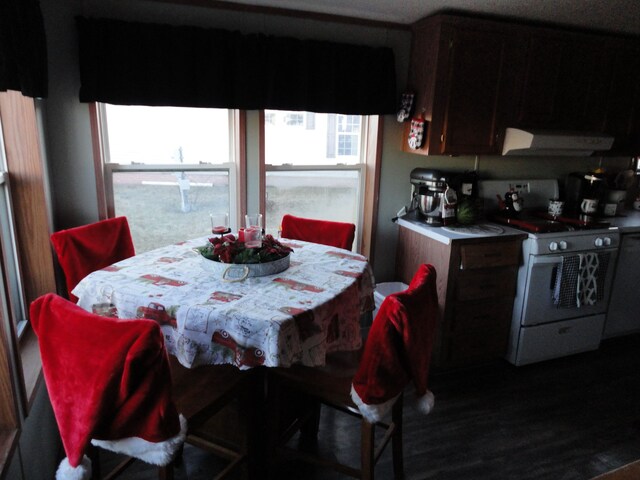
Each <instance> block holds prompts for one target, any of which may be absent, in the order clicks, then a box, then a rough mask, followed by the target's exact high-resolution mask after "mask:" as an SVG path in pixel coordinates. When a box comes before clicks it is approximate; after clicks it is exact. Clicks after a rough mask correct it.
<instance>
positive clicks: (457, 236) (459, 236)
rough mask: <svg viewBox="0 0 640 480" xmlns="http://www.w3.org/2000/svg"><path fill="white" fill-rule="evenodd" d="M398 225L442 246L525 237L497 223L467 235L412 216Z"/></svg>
mask: <svg viewBox="0 0 640 480" xmlns="http://www.w3.org/2000/svg"><path fill="white" fill-rule="evenodd" d="M639 213H640V212H639ZM397 223H398V225H400V226H401V227H405V228H408V229H409V230H413V231H414V232H416V233H419V234H421V235H424V236H426V237H429V238H431V239H433V240H437V241H438V242H441V243H444V244H447V245H448V244H450V243H451V242H452V241H454V240H456V241H464V240H467V241H470V240H474V239H478V238H487V237H504V236H508V235H520V236H522V235H526V233H523V232H522V231H520V230H516V229H515V228H511V227H508V226H506V225H498V224H497V223H491V222H479V223H478V224H476V225H473V226H472V227H473V228H472V230H473V232H474V233H473V234H468V233H460V231H455V230H457V229H456V228H451V229H449V228H448V227H432V226H430V225H427V224H426V223H425V221H424V220H422V219H419V218H415V216H412V215H410V214H409V215H406V216H404V217H400V218H398V221H397Z"/></svg>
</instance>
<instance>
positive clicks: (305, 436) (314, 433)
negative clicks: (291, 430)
mask: <svg viewBox="0 0 640 480" xmlns="http://www.w3.org/2000/svg"><path fill="white" fill-rule="evenodd" d="M305 403H308V406H307V408H308V409H309V411H310V412H311V413H310V414H309V419H308V420H307V421H306V422H304V423H303V424H302V426H301V427H300V441H301V443H302V445H304V446H306V447H314V446H315V445H316V444H317V443H318V431H319V430H320V413H321V409H322V404H321V403H320V402H319V401H318V400H315V399H313V398H310V399H308V402H305Z"/></svg>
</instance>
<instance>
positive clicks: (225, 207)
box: [113, 171, 229, 253]
mask: <svg viewBox="0 0 640 480" xmlns="http://www.w3.org/2000/svg"><path fill="white" fill-rule="evenodd" d="M113 194H114V204H115V213H116V215H118V216H120V215H125V216H126V217H127V219H128V220H129V225H130V227H131V235H132V237H133V242H134V245H135V248H136V252H138V253H141V252H145V251H148V250H152V249H154V248H158V247H161V246H164V245H168V244H170V243H177V242H180V241H183V240H187V239H191V238H196V237H200V236H204V235H208V234H210V233H211V223H210V220H209V213H211V212H214V211H216V212H229V175H228V173H227V172H214V171H209V172H114V174H113Z"/></svg>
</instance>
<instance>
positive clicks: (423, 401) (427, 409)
mask: <svg viewBox="0 0 640 480" xmlns="http://www.w3.org/2000/svg"><path fill="white" fill-rule="evenodd" d="M434 404H435V397H434V396H433V392H432V391H431V390H427V393H425V394H424V395H423V396H421V397H416V399H415V400H414V404H413V406H414V407H415V408H416V410H418V411H419V412H420V413H424V414H425V415H428V414H430V413H431V410H433V405H434Z"/></svg>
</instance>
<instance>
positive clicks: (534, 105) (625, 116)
mask: <svg viewBox="0 0 640 480" xmlns="http://www.w3.org/2000/svg"><path fill="white" fill-rule="evenodd" d="M412 29H413V42H412V50H411V59H410V66H409V75H408V86H407V89H408V90H410V91H413V92H415V94H416V97H415V102H414V104H415V112H416V115H417V114H420V113H422V114H423V116H424V118H425V120H426V121H427V128H426V132H425V136H424V144H423V146H422V148H420V149H412V148H410V147H409V145H408V142H407V139H408V135H409V131H410V124H409V122H407V123H406V124H405V131H404V136H403V150H404V151H406V152H412V153H419V154H423V155H457V154H500V153H501V151H502V143H503V137H504V132H505V128H506V127H517V128H528V129H536V128H537V129H553V130H576V131H585V132H587V131H588V132H599V133H607V134H610V135H613V136H614V137H615V138H616V141H615V143H614V147H613V149H612V151H611V152H610V154H611V155H621V154H624V155H627V154H632V155H635V154H638V153H640V41H639V40H637V39H633V38H622V37H613V36H607V35H603V34H597V33H587V32H577V31H572V30H566V29H559V28H550V27H545V26H533V25H521V24H516V23H512V22H506V21H498V20H487V19H481V18H472V17H464V16H456V15H435V16H433V17H427V18H425V19H422V20H420V21H419V22H417V23H416V24H414V25H413V27H412Z"/></svg>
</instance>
